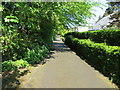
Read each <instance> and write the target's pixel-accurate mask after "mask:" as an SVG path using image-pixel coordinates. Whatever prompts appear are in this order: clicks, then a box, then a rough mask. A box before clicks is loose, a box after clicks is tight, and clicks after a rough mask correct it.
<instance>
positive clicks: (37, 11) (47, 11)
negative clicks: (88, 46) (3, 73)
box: [2, 2, 99, 60]
mask: <svg viewBox="0 0 120 90" xmlns="http://www.w3.org/2000/svg"><path fill="white" fill-rule="evenodd" d="M97 5H99V4H98V3H95V2H2V7H3V12H2V22H3V23H2V32H3V36H2V42H3V60H17V59H22V58H24V57H25V54H26V53H27V50H28V49H30V50H32V49H33V48H34V47H35V46H42V45H46V46H47V47H49V46H51V44H52V41H53V39H54V38H55V36H56V35H57V34H58V33H60V32H62V31H64V30H66V29H68V27H69V26H70V25H74V26H76V25H85V24H87V23H88V22H87V19H88V18H91V16H92V15H93V13H92V7H93V6H97Z"/></svg>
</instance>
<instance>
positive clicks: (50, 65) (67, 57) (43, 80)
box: [21, 38, 116, 88]
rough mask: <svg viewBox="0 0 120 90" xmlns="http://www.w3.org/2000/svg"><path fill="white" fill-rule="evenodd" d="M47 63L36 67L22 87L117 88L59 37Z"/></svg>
mask: <svg viewBox="0 0 120 90" xmlns="http://www.w3.org/2000/svg"><path fill="white" fill-rule="evenodd" d="M54 47H55V50H54V51H53V54H52V56H51V58H49V59H46V63H45V64H43V65H39V66H38V67H36V68H35V69H34V70H33V71H32V73H31V74H29V77H27V78H28V79H27V80H25V81H24V83H23V84H22V86H21V87H22V88H115V87H116V86H115V85H113V84H112V83H111V82H110V81H109V80H107V79H106V78H105V77H104V76H103V75H102V74H100V73H99V72H98V71H96V70H95V69H94V68H92V67H91V66H89V65H88V64H87V63H85V62H84V61H83V60H81V59H80V58H79V57H78V56H77V55H76V54H75V53H74V52H72V51H70V49H69V48H67V47H66V46H65V45H64V44H63V42H62V41H61V40H60V39H59V38H57V40H56V41H54Z"/></svg>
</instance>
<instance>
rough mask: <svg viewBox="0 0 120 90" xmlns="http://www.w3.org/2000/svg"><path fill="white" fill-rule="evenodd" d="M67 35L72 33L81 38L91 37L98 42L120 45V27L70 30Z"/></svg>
mask: <svg viewBox="0 0 120 90" xmlns="http://www.w3.org/2000/svg"><path fill="white" fill-rule="evenodd" d="M66 35H72V36H74V37H76V38H79V39H91V40H92V41H95V42H98V43H103V42H104V43H107V44H108V45H112V46H120V40H119V39H120V29H116V30H98V31H86V32H70V33H68V34H66Z"/></svg>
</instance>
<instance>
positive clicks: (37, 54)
mask: <svg viewBox="0 0 120 90" xmlns="http://www.w3.org/2000/svg"><path fill="white" fill-rule="evenodd" d="M48 54H49V50H48V49H47V48H46V46H45V45H43V46H39V45H38V46H36V47H35V48H33V49H31V50H30V49H27V53H26V54H25V60H26V61H28V63H29V64H32V65H33V64H37V63H40V61H41V60H42V59H43V58H44V57H46V56H47V55H48Z"/></svg>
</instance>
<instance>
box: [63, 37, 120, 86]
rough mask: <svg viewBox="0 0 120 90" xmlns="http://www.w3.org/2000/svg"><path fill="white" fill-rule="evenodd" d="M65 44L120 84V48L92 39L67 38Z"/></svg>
mask: <svg viewBox="0 0 120 90" xmlns="http://www.w3.org/2000/svg"><path fill="white" fill-rule="evenodd" d="M65 44H67V45H68V46H69V47H70V48H71V49H72V50H74V51H75V52H76V53H77V54H78V55H79V56H80V57H83V58H84V59H85V61H86V62H88V63H89V64H91V65H92V66H94V67H95V68H96V69H98V70H99V71H101V72H102V73H104V74H105V75H107V76H108V77H109V78H110V79H111V80H112V81H113V82H115V83H117V84H118V85H119V83H120V70H119V69H120V47H119V46H108V45H106V44H105V43H95V42H93V41H91V40H90V39H78V38H74V37H73V36H71V35H68V36H66V39H65Z"/></svg>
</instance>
